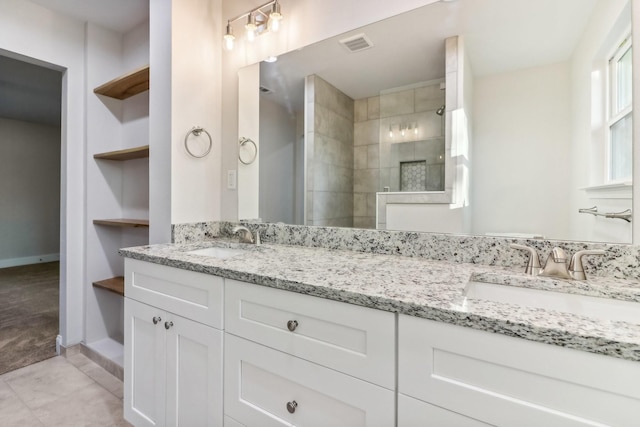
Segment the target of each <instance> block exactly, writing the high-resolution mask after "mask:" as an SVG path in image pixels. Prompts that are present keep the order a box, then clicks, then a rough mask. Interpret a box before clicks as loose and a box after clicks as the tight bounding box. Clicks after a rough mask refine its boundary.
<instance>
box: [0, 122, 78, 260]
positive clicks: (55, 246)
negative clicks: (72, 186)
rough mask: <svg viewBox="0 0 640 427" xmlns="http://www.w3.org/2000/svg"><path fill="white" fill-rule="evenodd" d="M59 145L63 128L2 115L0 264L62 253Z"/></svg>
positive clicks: (55, 256)
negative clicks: (12, 118)
mask: <svg viewBox="0 0 640 427" xmlns="http://www.w3.org/2000/svg"><path fill="white" fill-rule="evenodd" d="M60 147H61V142H60V127H57V126H48V125H41V124H37V123H28V122H23V121H18V120H11V119H5V118H0V267H8V266H12V265H21V264H27V263H32V262H39V261H40V258H42V257H44V258H45V259H44V260H45V261H46V260H53V259H57V257H58V256H59V251H60ZM77 226H80V224H77Z"/></svg>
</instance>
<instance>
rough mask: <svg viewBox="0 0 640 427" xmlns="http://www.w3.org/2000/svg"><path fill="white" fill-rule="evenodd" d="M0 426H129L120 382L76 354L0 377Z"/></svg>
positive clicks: (56, 358)
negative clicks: (124, 415) (124, 411)
mask: <svg viewBox="0 0 640 427" xmlns="http://www.w3.org/2000/svg"><path fill="white" fill-rule="evenodd" d="M0 426H3V427H14V426H15V427H31V426H34V427H35V426H37V427H43V426H47V427H48V426H60V427H62V426H64V427H87V426H96V427H97V426H130V424H129V423H127V422H126V421H125V420H124V419H123V417H122V381H120V380H118V379H117V378H115V377H114V376H112V375H111V374H109V373H108V372H107V371H105V370H104V369H102V368H101V367H100V366H98V365H97V364H95V363H94V362H92V361H91V360H89V359H88V358H86V357H85V356H84V355H82V354H75V355H73V356H70V357H69V358H68V359H67V358H64V357H60V356H58V357H54V358H52V359H48V360H45V361H43V362H39V363H36V364H34V365H30V366H26V367H24V368H21V369H17V370H15V371H12V372H8V373H6V374H4V375H0Z"/></svg>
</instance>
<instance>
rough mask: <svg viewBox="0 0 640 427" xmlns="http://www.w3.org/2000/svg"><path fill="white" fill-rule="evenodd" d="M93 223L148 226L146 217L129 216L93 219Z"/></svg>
mask: <svg viewBox="0 0 640 427" xmlns="http://www.w3.org/2000/svg"><path fill="white" fill-rule="evenodd" d="M93 223H94V224H95V225H107V226H111V227H148V226H149V220H148V219H130V218H114V219H94V220H93Z"/></svg>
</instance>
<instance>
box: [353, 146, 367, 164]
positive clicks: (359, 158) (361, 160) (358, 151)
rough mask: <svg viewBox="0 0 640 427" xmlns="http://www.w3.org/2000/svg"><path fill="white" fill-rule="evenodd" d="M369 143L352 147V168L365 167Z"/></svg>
mask: <svg viewBox="0 0 640 427" xmlns="http://www.w3.org/2000/svg"><path fill="white" fill-rule="evenodd" d="M368 147H369V145H361V146H358V147H353V168H354V169H366V168H367V152H368Z"/></svg>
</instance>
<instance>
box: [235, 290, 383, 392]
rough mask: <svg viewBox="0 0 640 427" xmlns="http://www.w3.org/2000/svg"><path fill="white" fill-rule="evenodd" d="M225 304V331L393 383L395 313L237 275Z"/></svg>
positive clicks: (371, 378)
mask: <svg viewBox="0 0 640 427" xmlns="http://www.w3.org/2000/svg"><path fill="white" fill-rule="evenodd" d="M225 310H226V311H225V327H226V331H227V332H230V333H233V334H235V335H238V336H241V337H243V338H247V339H249V340H251V341H255V342H258V343H260V344H264V345H266V346H269V347H272V348H275V349H277V350H280V351H283V352H285V353H289V354H292V355H295V356H298V357H301V358H303V359H306V360H309V361H312V362H315V363H318V364H320V365H323V366H327V367H329V368H332V369H336V370H338V371H340V372H344V373H346V374H349V375H353V376H355V377H358V378H361V379H364V380H367V381H371V382H372V383H374V384H378V385H381V386H383V387H386V388H389V389H394V388H395V314H393V313H390V312H385V311H380V310H374V309H370V308H365V307H360V306H357V305H352V304H347V303H342V302H337V301H331V300H327V299H322V298H318V297H312V296H308V295H302V294H298V293H295V292H288V291H282V290H279V289H273V288H268V287H264V286H259V285H252V284H247V283H242V282H238V281H235V280H227V281H226V289H225ZM289 322H297V326H296V327H295V329H294V330H293V331H290V330H289V327H288V325H289V324H290V323H289Z"/></svg>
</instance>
